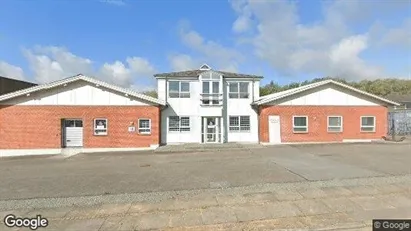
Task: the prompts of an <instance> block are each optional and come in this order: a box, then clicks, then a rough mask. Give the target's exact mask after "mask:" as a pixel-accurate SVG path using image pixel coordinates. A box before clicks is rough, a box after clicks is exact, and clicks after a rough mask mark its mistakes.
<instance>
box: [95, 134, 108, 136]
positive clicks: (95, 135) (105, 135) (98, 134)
mask: <svg viewBox="0 0 411 231" xmlns="http://www.w3.org/2000/svg"><path fill="white" fill-rule="evenodd" d="M94 136H108V134H94Z"/></svg>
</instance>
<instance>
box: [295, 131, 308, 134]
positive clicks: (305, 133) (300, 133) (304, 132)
mask: <svg viewBox="0 0 411 231" xmlns="http://www.w3.org/2000/svg"><path fill="white" fill-rule="evenodd" d="M293 133H294V134H308V131H307V132H296V131H293Z"/></svg>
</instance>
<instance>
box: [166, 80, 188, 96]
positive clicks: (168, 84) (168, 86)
mask: <svg viewBox="0 0 411 231" xmlns="http://www.w3.org/2000/svg"><path fill="white" fill-rule="evenodd" d="M171 82H177V83H178V91H177V92H175V91H170V83H171ZM182 83H188V91H181V84H182ZM190 83H191V81H188V80H169V81H167V92H168V97H169V98H170V99H190V98H191V84H190ZM170 93H174V94H178V97H171V96H170ZM182 94H188V97H181V95H182Z"/></svg>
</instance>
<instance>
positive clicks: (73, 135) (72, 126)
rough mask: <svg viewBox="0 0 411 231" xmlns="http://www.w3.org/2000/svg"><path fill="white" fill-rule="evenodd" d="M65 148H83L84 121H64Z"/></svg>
mask: <svg viewBox="0 0 411 231" xmlns="http://www.w3.org/2000/svg"><path fill="white" fill-rule="evenodd" d="M63 129H64V132H63V141H64V147H82V146H83V121H82V120H79V119H65V120H64V128H63Z"/></svg>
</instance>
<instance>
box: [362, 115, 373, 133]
mask: <svg viewBox="0 0 411 231" xmlns="http://www.w3.org/2000/svg"><path fill="white" fill-rule="evenodd" d="M361 132H375V116H361Z"/></svg>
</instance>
